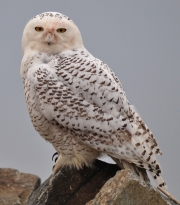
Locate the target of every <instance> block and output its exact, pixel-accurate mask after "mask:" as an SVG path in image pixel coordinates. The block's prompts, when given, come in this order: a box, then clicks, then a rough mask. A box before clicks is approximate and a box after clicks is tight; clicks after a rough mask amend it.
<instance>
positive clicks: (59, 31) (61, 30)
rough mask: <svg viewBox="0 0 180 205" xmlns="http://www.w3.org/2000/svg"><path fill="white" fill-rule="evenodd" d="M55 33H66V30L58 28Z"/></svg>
mask: <svg viewBox="0 0 180 205" xmlns="http://www.w3.org/2000/svg"><path fill="white" fill-rule="evenodd" d="M56 31H57V32H58V33H64V32H66V28H58V29H57V30H56Z"/></svg>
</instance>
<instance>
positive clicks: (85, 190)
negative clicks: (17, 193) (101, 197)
mask: <svg viewBox="0 0 180 205" xmlns="http://www.w3.org/2000/svg"><path fill="white" fill-rule="evenodd" d="M118 170H119V168H118V166H117V165H114V164H107V163H105V162H102V161H99V160H96V161H95V163H94V167H92V168H88V167H84V168H83V169H81V170H77V169H70V168H68V167H64V168H62V169H61V170H60V171H59V172H58V173H57V174H56V175H55V176H53V175H51V176H50V177H49V178H48V179H47V180H46V181H45V182H44V183H43V184H42V185H41V186H40V187H39V188H38V189H37V190H36V191H35V192H34V193H33V194H32V195H31V196H30V198H29V201H28V203H27V205H85V204H86V203H87V202H88V201H90V200H91V199H93V198H94V197H95V195H96V194H97V193H98V192H99V190H100V189H101V187H102V186H103V185H104V184H105V182H106V181H107V180H108V179H110V178H111V177H113V176H114V175H115V174H116V172H117V171H118Z"/></svg>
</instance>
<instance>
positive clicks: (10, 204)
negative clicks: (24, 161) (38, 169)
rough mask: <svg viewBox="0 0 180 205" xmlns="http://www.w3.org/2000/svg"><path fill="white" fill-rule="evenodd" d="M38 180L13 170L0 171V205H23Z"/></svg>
mask: <svg viewBox="0 0 180 205" xmlns="http://www.w3.org/2000/svg"><path fill="white" fill-rule="evenodd" d="M39 186H40V178H39V177H37V176H35V175H32V174H24V173H20V172H19V171H17V170H15V169H0V205H19V204H20V205H25V204H26V202H27V200H28V197H29V196H30V194H31V193H32V192H33V191H35V190H36V189H37V188H38V187H39Z"/></svg>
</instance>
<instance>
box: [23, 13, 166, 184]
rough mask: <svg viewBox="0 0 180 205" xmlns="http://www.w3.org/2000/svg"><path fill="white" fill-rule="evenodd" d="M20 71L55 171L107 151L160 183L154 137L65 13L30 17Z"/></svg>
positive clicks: (118, 83) (75, 164)
mask: <svg viewBox="0 0 180 205" xmlns="http://www.w3.org/2000/svg"><path fill="white" fill-rule="evenodd" d="M22 47H23V54H24V55H23V59H22V64H21V77H22V79H23V83H24V90H25V96H26V102H27V106H28V110H29V114H30V117H31V120H32V123H33V125H34V127H35V129H36V130H37V131H38V132H39V134H40V135H41V136H42V137H43V138H44V139H45V140H47V141H49V142H50V143H52V145H53V146H54V148H55V149H56V151H57V152H58V154H59V156H58V160H57V161H56V165H55V169H54V172H56V171H57V170H59V169H60V168H61V167H63V166H64V165H69V166H76V167H77V168H81V167H82V166H83V165H84V164H85V165H88V166H90V165H91V164H92V163H93V161H94V159H95V158H97V157H99V156H100V155H101V154H103V153H106V154H108V155H109V156H112V157H114V158H116V159H119V160H121V159H122V160H125V161H127V162H129V163H134V164H135V165H137V166H138V167H141V168H145V169H147V170H149V171H150V173H151V174H152V175H153V177H154V179H155V180H156V182H157V183H158V185H159V186H161V187H163V188H164V187H166V185H165V183H164V181H163V179H162V178H161V176H160V174H161V168H160V166H159V164H158V162H157V160H156V154H161V151H160V149H159V147H158V145H157V142H156V139H155V138H154V137H153V135H152V133H151V131H150V130H149V129H148V127H147V126H146V125H145V124H144V122H143V121H142V119H141V118H140V116H139V114H138V113H137V112H136V111H135V109H134V108H133V106H132V105H130V104H129V102H128V99H127V97H126V94H125V92H124V90H123V87H122V85H121V83H120V81H119V79H118V78H117V77H116V75H115V74H114V73H113V71H112V70H111V69H110V68H109V67H108V66H107V65H106V64H105V63H103V62H102V61H101V60H99V59H97V58H95V57H94V56H92V55H91V54H90V53H89V52H88V51H87V50H86V49H85V47H84V46H83V41H82V38H81V34H80V32H79V29H78V28H77V26H76V25H75V24H74V23H73V21H72V20H70V19H69V18H68V17H67V16H65V15H63V14H60V13H55V12H47V13H42V14H40V15H37V16H35V17H34V18H32V19H31V20H30V21H29V22H28V24H27V25H26V27H25V29H24V33H23V38H22Z"/></svg>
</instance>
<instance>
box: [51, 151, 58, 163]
mask: <svg viewBox="0 0 180 205" xmlns="http://www.w3.org/2000/svg"><path fill="white" fill-rule="evenodd" d="M56 155H58V153H57V152H55V153H54V154H53V156H52V161H53V158H54V156H56Z"/></svg>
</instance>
